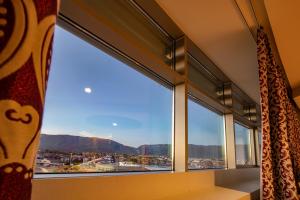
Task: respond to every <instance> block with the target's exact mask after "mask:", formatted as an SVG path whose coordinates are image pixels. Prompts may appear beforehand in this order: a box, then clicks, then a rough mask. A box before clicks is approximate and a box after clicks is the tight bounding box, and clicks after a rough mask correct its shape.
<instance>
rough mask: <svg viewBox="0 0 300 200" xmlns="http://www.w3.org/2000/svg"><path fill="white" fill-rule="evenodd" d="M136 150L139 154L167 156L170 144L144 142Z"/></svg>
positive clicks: (169, 152)
mask: <svg viewBox="0 0 300 200" xmlns="http://www.w3.org/2000/svg"><path fill="white" fill-rule="evenodd" d="M137 150H138V152H139V154H141V155H157V156H167V155H170V154H171V151H172V146H171V145H170V144H144V145H142V146H139V147H138V148H137Z"/></svg>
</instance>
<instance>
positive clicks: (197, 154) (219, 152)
mask: <svg viewBox="0 0 300 200" xmlns="http://www.w3.org/2000/svg"><path fill="white" fill-rule="evenodd" d="M223 155H224V153H223V148H222V146H219V145H207V146H206V145H195V144H189V157H190V158H216V159H221V158H222V157H223Z"/></svg>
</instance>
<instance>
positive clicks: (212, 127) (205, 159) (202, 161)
mask: <svg viewBox="0 0 300 200" xmlns="http://www.w3.org/2000/svg"><path fill="white" fill-rule="evenodd" d="M188 131H189V134H188V144H189V145H188V154H189V159H188V168H189V169H208V168H213V169H217V168H224V167H225V154H224V146H225V145H224V120H223V116H221V115H219V114H217V113H215V112H213V111H211V110H209V109H207V108H205V107H203V106H202V105H200V104H199V103H197V102H196V101H194V100H193V99H191V98H190V99H189V100H188Z"/></svg>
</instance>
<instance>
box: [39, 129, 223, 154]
mask: <svg viewBox="0 0 300 200" xmlns="http://www.w3.org/2000/svg"><path fill="white" fill-rule="evenodd" d="M40 150H42V151H45V150H50V151H60V152H77V153H81V152H98V153H103V152H105V153H124V154H129V155H156V156H168V155H170V154H171V145H170V144H145V145H141V146H139V147H137V148H135V147H131V146H126V145H123V144H121V143H118V142H116V141H113V140H110V139H103V138H96V137H82V136H73V135H48V134H41V139H40ZM222 150H223V148H222V146H218V145H194V144H189V157H192V158H216V159H221V158H222V155H223V154H222Z"/></svg>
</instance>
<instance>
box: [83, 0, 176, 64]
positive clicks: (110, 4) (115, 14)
mask: <svg viewBox="0 0 300 200" xmlns="http://www.w3.org/2000/svg"><path fill="white" fill-rule="evenodd" d="M79 2H80V4H81V5H85V7H86V8H87V9H88V11H89V14H90V15H94V16H99V19H100V17H101V20H104V21H105V22H106V23H107V24H109V25H110V26H113V28H114V29H116V30H118V31H119V32H120V33H125V34H127V33H129V34H130V35H132V36H133V39H134V40H135V41H136V42H137V43H138V44H139V45H142V46H143V47H145V48H147V49H148V50H150V51H151V52H152V53H154V54H155V55H156V56H157V57H158V58H159V59H161V60H162V61H164V62H165V63H166V64H168V65H170V66H171V63H172V60H171V59H168V56H166V55H171V51H172V42H173V41H172V39H171V38H170V37H168V36H166V35H165V34H164V33H163V32H162V31H160V30H159V29H158V28H157V27H156V26H155V25H154V24H153V23H152V22H150V20H149V19H148V18H146V17H145V16H144V15H143V14H142V13H141V12H140V11H139V10H138V9H137V8H136V7H135V6H134V5H133V3H132V2H130V1H124V0H113V1H112V0H89V1H86V0H79ZM87 2H88V3H87Z"/></svg>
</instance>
